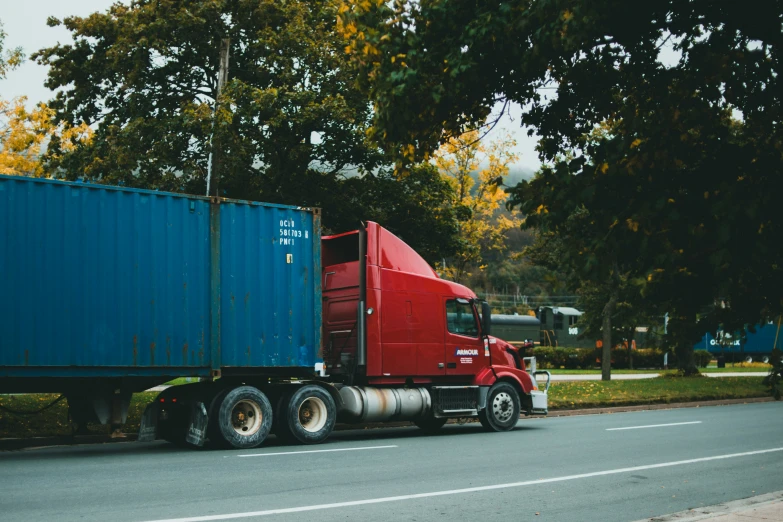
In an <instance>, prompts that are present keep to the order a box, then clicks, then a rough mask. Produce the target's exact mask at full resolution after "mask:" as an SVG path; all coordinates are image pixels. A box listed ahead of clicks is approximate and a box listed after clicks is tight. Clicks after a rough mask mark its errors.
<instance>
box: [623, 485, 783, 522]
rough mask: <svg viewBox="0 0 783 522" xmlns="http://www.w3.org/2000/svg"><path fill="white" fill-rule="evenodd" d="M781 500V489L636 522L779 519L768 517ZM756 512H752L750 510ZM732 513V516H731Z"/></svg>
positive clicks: (775, 514) (775, 510) (773, 513)
mask: <svg viewBox="0 0 783 522" xmlns="http://www.w3.org/2000/svg"><path fill="white" fill-rule="evenodd" d="M782 501H783V491H775V492H773V493H767V494H766V495H758V496H755V497H750V498H744V499H741V500H732V501H730V502H724V503H722V504H716V505H714V506H704V507H698V508H693V509H688V510H685V511H680V512H678V513H671V514H669V515H663V516H658V517H652V518H645V519H643V520H639V521H637V522H696V521H697V520H709V519H719V520H725V521H726V522H729V520H739V517H742V519H743V520H745V519H747V520H748V521H751V520H779V519H777V518H768V517H772V516H777V513H778V510H777V505H778V504H781V502H782ZM754 511H755V512H756V513H752V512H754ZM732 515H733V516H732Z"/></svg>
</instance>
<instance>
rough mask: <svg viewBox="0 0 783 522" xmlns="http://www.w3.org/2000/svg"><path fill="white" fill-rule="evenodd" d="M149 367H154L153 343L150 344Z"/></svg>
mask: <svg viewBox="0 0 783 522" xmlns="http://www.w3.org/2000/svg"><path fill="white" fill-rule="evenodd" d="M150 366H155V341H152V342H151V343H150Z"/></svg>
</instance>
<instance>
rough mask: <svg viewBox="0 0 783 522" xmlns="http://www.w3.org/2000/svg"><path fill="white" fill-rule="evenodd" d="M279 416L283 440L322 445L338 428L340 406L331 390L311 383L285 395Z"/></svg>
mask: <svg viewBox="0 0 783 522" xmlns="http://www.w3.org/2000/svg"><path fill="white" fill-rule="evenodd" d="M278 416H279V418H278V419H277V421H278V422H277V432H276V435H277V436H278V437H279V438H280V439H281V440H282V441H284V442H289V443H295V444H320V443H321V442H323V441H325V440H326V439H327V438H328V437H329V435H331V434H332V430H334V424H335V422H336V421H337V406H336V405H335V403H334V399H333V398H332V396H331V395H330V394H329V392H327V391H326V390H324V389H323V388H322V387H320V386H316V385H312V384H308V385H306V386H302V387H301V388H297V389H295V390H292V391H290V392H289V393H287V394H285V395H284V396H283V398H282V399H281V402H280V409H279V411H278Z"/></svg>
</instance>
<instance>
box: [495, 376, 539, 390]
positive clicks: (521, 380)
mask: <svg viewBox="0 0 783 522" xmlns="http://www.w3.org/2000/svg"><path fill="white" fill-rule="evenodd" d="M495 374H496V375H497V378H498V380H499V381H500V380H503V381H510V382H511V383H512V384H514V386H516V387H517V388H519V389H520V390H521V391H522V392H523V393H524V394H525V395H530V392H531V391H533V388H534V387H535V386H536V385H535V383H534V381H533V378H532V377H531V376H530V375H529V374H528V373H527V372H523V371H520V370H516V371H514V370H509V371H505V370H500V371H496V372H495Z"/></svg>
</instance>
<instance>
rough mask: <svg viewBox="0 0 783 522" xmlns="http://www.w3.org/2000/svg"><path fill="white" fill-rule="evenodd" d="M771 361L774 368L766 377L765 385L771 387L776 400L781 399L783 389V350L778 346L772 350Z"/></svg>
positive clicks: (770, 389)
mask: <svg viewBox="0 0 783 522" xmlns="http://www.w3.org/2000/svg"><path fill="white" fill-rule="evenodd" d="M770 357H771V359H770V362H771V363H772V368H770V370H769V375H767V376H766V377H764V385H765V386H766V387H767V388H769V391H770V393H771V394H772V396H773V397H775V399H776V400H780V398H781V393H782V392H783V390H781V388H783V351H781V350H780V349H778V348H777V347H776V348H775V349H774V350H772V355H771V356H770Z"/></svg>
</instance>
